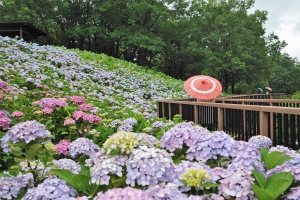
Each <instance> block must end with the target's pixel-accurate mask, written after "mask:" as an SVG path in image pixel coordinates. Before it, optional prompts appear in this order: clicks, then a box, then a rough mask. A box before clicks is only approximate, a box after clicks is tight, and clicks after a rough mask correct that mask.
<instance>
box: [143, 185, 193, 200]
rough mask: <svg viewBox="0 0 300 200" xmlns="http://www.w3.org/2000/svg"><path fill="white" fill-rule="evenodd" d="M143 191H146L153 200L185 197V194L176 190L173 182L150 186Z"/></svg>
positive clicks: (179, 199)
mask: <svg viewBox="0 0 300 200" xmlns="http://www.w3.org/2000/svg"><path fill="white" fill-rule="evenodd" d="M145 192H146V193H148V195H149V196H150V197H151V198H152V199H153V200H166V199H169V200H171V199H174V200H175V199H178V200H184V199H187V196H186V195H185V194H183V193H182V192H181V191H180V190H178V188H177V187H176V186H175V185H173V184H167V185H166V184H160V185H155V186H151V187H149V188H148V189H147V190H145Z"/></svg>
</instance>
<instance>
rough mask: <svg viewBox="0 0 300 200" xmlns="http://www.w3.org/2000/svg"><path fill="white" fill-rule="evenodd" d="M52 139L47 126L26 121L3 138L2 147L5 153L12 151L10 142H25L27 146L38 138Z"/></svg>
mask: <svg viewBox="0 0 300 200" xmlns="http://www.w3.org/2000/svg"><path fill="white" fill-rule="evenodd" d="M48 137H51V133H50V132H49V131H48V130H46V126H45V125H43V124H40V123H39V122H37V121H35V120H33V121H26V122H22V123H18V124H16V125H14V126H13V127H11V128H10V130H9V131H7V133H6V134H5V135H4V137H3V138H2V142H1V146H2V148H3V151H4V152H6V153H7V152H9V151H11V149H10V147H9V146H8V143H9V142H12V143H14V144H15V143H17V142H20V141H25V142H26V143H27V144H28V143H29V142H31V141H33V140H35V139H38V138H48Z"/></svg>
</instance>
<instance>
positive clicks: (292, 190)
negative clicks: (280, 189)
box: [283, 187, 300, 200]
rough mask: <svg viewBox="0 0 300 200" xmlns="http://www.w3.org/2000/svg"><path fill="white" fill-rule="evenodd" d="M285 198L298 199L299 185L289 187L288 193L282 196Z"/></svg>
mask: <svg viewBox="0 0 300 200" xmlns="http://www.w3.org/2000/svg"><path fill="white" fill-rule="evenodd" d="M283 197H284V199H285V200H300V187H292V188H290V193H288V194H286V195H284V196H283Z"/></svg>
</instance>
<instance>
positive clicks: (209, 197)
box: [188, 193, 224, 200]
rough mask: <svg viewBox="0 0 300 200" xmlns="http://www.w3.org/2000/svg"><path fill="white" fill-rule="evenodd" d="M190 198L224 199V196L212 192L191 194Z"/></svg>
mask: <svg viewBox="0 0 300 200" xmlns="http://www.w3.org/2000/svg"><path fill="white" fill-rule="evenodd" d="M188 200H224V198H223V197H221V196H220V195H218V194H214V193H212V194H205V195H201V196H194V195H191V196H189V198H188Z"/></svg>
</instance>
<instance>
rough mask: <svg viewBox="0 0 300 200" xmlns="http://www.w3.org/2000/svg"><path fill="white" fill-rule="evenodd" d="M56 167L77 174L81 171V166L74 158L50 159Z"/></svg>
mask: <svg viewBox="0 0 300 200" xmlns="http://www.w3.org/2000/svg"><path fill="white" fill-rule="evenodd" d="M52 162H53V163H54V164H55V165H56V167H57V168H58V169H66V170H69V171H70V172H73V173H74V174H79V173H80V171H81V166H80V165H79V164H78V163H77V162H75V161H74V160H71V159H68V158H63V159H59V160H53V161H52Z"/></svg>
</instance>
